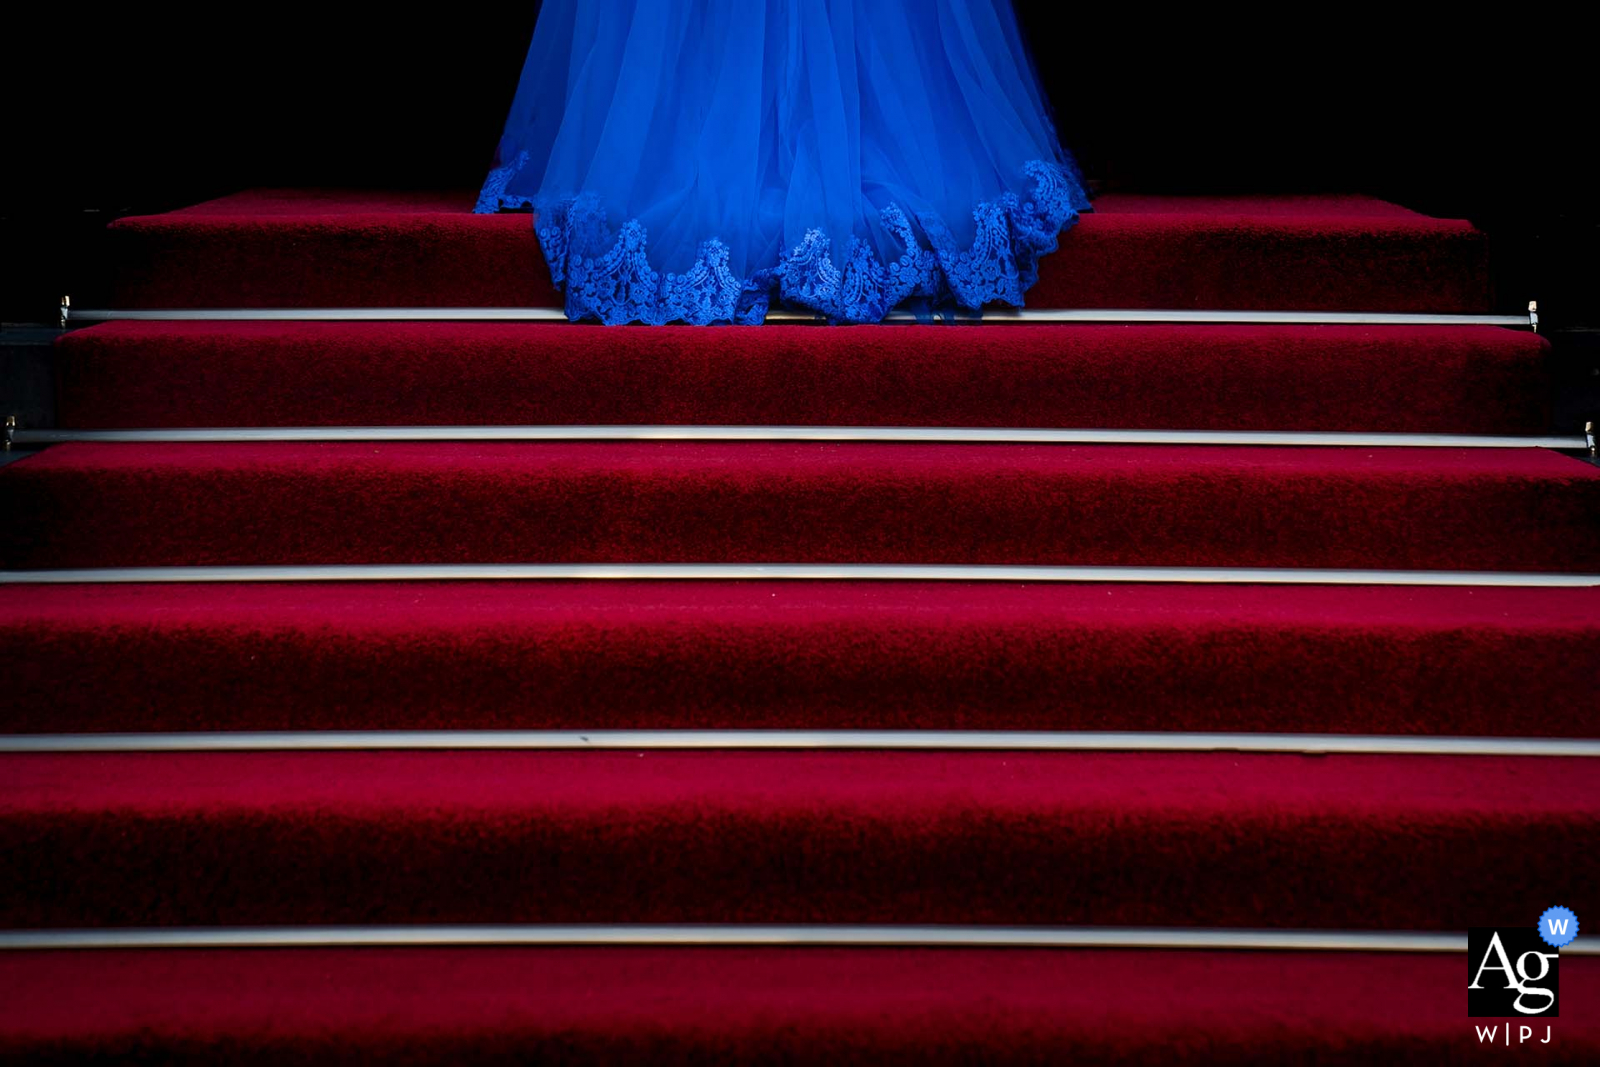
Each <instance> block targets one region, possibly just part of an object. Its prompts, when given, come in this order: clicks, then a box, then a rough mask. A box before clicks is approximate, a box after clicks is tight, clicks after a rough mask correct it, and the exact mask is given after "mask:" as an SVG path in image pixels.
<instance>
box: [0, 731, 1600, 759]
mask: <svg viewBox="0 0 1600 1067" xmlns="http://www.w3.org/2000/svg"><path fill="white" fill-rule="evenodd" d="M541 750H542V751H587V752H602V751H685V750H688V751H695V750H700V751H710V750H716V751H800V752H818V751H893V752H911V751H916V752H978V751H998V752H1226V753H1295V754H1300V755H1316V756H1328V755H1432V756H1507V757H1509V756H1548V757H1568V758H1573V757H1575V758H1600V739H1592V738H1566V737H1448V736H1447V737H1436V736H1422V735H1408V734H1312V733H1305V734H1297V733H1201V732H1189V731H1157V732H1150V731H1110V730H937V729H935V730H871V729H848V730H791V729H725V730H715V729H713V730H706V729H681V730H680V729H658V730H610V729H601V730H238V731H231V730H216V731H203V732H154V731H152V732H141V733H81V734H0V754H11V755H27V754H31V753H74V752H81V753H109V752H346V751H369V752H370V751H452V752H460V751H541Z"/></svg>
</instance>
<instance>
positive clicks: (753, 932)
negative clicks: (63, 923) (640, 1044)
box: [0, 924, 1600, 955]
mask: <svg viewBox="0 0 1600 1067" xmlns="http://www.w3.org/2000/svg"><path fill="white" fill-rule="evenodd" d="M607 945H632V946H650V945H654V946H675V947H697V946H700V947H709V946H747V947H752V946H763V947H803V946H833V947H873V948H1094V949H1201V950H1206V949H1209V950H1242V951H1286V952H1305V951H1311V952H1429V953H1460V952H1465V951H1466V947H1467V939H1466V935H1465V934H1464V933H1423V932H1410V931H1405V932H1398V931H1366V930H1242V929H1213V928H1193V927H1183V928H1171V929H1162V928H1157V927H1140V928H1124V927H1045V926H1040V927H1026V926H835V925H822V924H818V925H794V926H753V925H752V926H743V925H739V926H733V925H713V924H707V925H672V926H665V925H629V924H620V925H599V924H596V925H583V926H565V925H562V926H557V925H482V926H466V925H460V926H325V927H313V926H280V927H187V928H186V927H175V928H165V929H131V928H122V929H118V928H105V929H96V930H7V931H3V932H0V951H21V950H29V949H33V950H62V949H79V950H81V949H182V948H214V949H228V948H356V947H359V948H398V947H418V946H454V947H473V946H493V947H506V946H528V947H533V946H607ZM1562 953H1563V954H1564V955H1595V954H1600V942H1590V941H1582V940H1580V941H1575V942H1573V943H1572V944H1569V945H1567V946H1565V947H1564V948H1563V949H1562Z"/></svg>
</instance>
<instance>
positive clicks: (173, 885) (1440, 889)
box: [0, 751, 1600, 930]
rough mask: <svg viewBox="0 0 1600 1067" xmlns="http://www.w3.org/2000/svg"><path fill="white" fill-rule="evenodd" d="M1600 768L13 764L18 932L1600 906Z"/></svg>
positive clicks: (2, 827)
mask: <svg viewBox="0 0 1600 1067" xmlns="http://www.w3.org/2000/svg"><path fill="white" fill-rule="evenodd" d="M1597 834H1600V774H1597V773H1596V768H1595V763H1594V761H1593V760H1590V759H1584V758H1549V757H1539V756H1523V757H1486V756H1438V755H1433V756H1377V755H1372V756H1352V755H1342V756H1341V755H1333V756H1304V755H1298V754H1292V755H1291V754H1270V755H1269V754H1253V755H1242V754H1238V753H1226V752H1222V753H1137V752H1122V753H1019V752H956V753H933V752H893V751H878V752H707V751H687V752H683V751H679V752H662V751H654V752H625V751H615V752H529V751H514V752H493V751H489V752H292V753H264V752H254V753H216V752H211V753H167V754H158V753H129V754H119V755H82V754H79V755H4V756H0V853H3V854H5V855H11V856H26V857H28V862H27V863H26V864H13V865H11V866H10V867H9V868H8V870H7V872H6V873H5V874H0V926H4V927H10V928H33V927H87V926H102V925H108V926H118V925H128V926H169V925H171V926H254V925H261V924H305V925H342V924H378V925H384V924H406V923H418V922H421V923H428V922H434V923H486V922H487V923H495V922H533V923H573V922H579V923H588V922H597V923H616V922H647V923H649V922H659V923H680V922H733V923H767V922H778V923H788V922H816V923H949V924H958V925H959V924H963V923H977V924H993V925H1012V924H1036V923H1043V924H1062V925H1110V926H1145V925H1154V926H1193V925H1210V926H1233V927H1251V926H1273V927H1290V928H1309V929H1354V928H1361V929H1376V930H1406V929H1430V930H1431V929H1437V930H1459V929H1465V928H1467V927H1468V926H1471V925H1473V924H1475V923H1480V922H1483V921H1485V920H1484V919H1483V917H1484V916H1496V915H1515V914H1520V913H1522V912H1526V911H1530V910H1531V911H1533V912H1534V913H1536V912H1537V908H1535V907H1534V904H1532V903H1530V902H1533V901H1538V900H1559V901H1563V902H1565V903H1566V904H1567V905H1568V906H1569V907H1572V908H1573V909H1574V910H1575V911H1576V912H1577V913H1578V914H1579V915H1583V914H1593V913H1594V912H1595V911H1596V907H1595V906H1596V905H1600V894H1597V893H1596V887H1597V886H1600V853H1596V852H1595V850H1593V849H1583V848H1572V847H1571V845H1572V843H1573V842H1582V841H1593V840H1595V839H1596V835H1597Z"/></svg>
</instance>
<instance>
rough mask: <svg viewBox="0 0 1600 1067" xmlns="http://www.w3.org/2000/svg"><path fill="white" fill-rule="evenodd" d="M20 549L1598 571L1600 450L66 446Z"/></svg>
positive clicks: (18, 538)
mask: <svg viewBox="0 0 1600 1067" xmlns="http://www.w3.org/2000/svg"><path fill="white" fill-rule="evenodd" d="M0 505H3V507H4V509H5V511H6V512H7V513H8V514H10V515H12V516H13V519H12V521H11V523H10V528H9V530H8V537H7V539H6V541H5V545H4V549H3V559H4V562H5V565H6V566H8V567H23V568H26V567H87V566H115V565H128V566H134V565H156V564H226V563H259V564H271V563H457V562H461V563H465V562H482V563H490V562H709V561H725V562H773V563H804V562H818V563H849V562H861V563H995V564H1022V563H1028V564H1074V563H1076V564H1129V565H1152V566H1153V565H1172V566H1260V567H1378V568H1401V569H1405V568H1423V569H1427V568H1440V569H1452V570H1455V569H1464V570H1531V571H1574V572H1588V571H1600V468H1596V467H1594V466H1591V465H1590V464H1587V463H1583V462H1580V461H1578V460H1575V459H1571V458H1568V457H1566V456H1562V455H1560V454H1557V453H1553V452H1546V451H1542V450H1534V449H1507V450H1501V451H1490V450H1482V449H1478V450H1473V449H1456V450H1449V449H1437V448H1435V449H1425V448H1424V449H1396V448H1389V449H1339V448H1232V447H1198V448H1189V449H1175V448H1161V447H1153V446H1062V445H1044V446H993V445H938V444H909V445H906V444H894V445H881V444H846V445H833V444H790V443H780V444H763V443H754V442H740V443H713V444H706V443H688V442H665V443H663V442H643V443H633V442H622V443H616V442H604V443H600V442H579V443H526V442H523V443H492V442H491V443H460V442H456V443H401V444H395V443H390V444H373V443H334V444H316V443H312V444H304V443H283V442H272V443H253V444H223V445H205V444H164V445H116V444H87V443H78V444H66V445H61V446H57V447H55V448H51V449H48V450H46V451H45V452H43V453H41V454H39V455H36V456H32V457H29V458H27V459H24V460H21V461H19V462H16V463H12V464H10V465H8V466H7V467H5V468H4V469H0Z"/></svg>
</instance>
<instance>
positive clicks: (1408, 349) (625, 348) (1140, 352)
mask: <svg viewBox="0 0 1600 1067" xmlns="http://www.w3.org/2000/svg"><path fill="white" fill-rule="evenodd" d="M1548 361H1549V342H1548V341H1546V340H1545V339H1544V338H1542V337H1540V336H1539V335H1538V334H1534V333H1529V332H1527V331H1519V330H1509V329H1503V328H1499V327H1492V326H1424V327H1415V326H1412V327H1407V326H1226V325H1029V326H1021V325H1018V326H1005V327H1003V328H996V329H983V328H957V329H922V328H918V327H915V326H879V327H873V328H870V329H847V328H840V329H830V330H819V329H816V328H814V327H810V326H763V327H728V328H726V329H723V330H703V329H696V328H694V327H661V328H655V329H648V330H646V329H619V328H607V327H601V326H572V325H569V324H527V323H522V324H516V323H439V322H414V323H397V322H387V323H324V322H318V323H279V322H232V323H205V322H110V323H103V324H101V325H99V326H91V327H88V328H86V329H81V330H75V331H73V332H71V333H68V334H65V335H63V336H62V338H61V339H60V341H59V342H58V345H57V351H56V368H57V402H58V406H59V412H58V415H59V420H60V424H61V425H63V426H72V427H79V428H121V427H131V426H147V427H166V426H306V425H317V426H321V425H327V426H338V425H347V426H388V425H400V426H404V425H428V424H433V425H440V424H442V425H473V424H491V425H492V424H501V425H518V424H526V425H539V424H545V423H549V424H586V423H587V424H597V425H604V424H629V423H637V424H653V423H683V424H692V425H693V424H698V425H721V424H752V425H798V426H807V425H816V426H837V425H845V426H850V425H855V426H1042V427H1107V428H1112V429H1193V430H1367V431H1389V432H1432V433H1487V434H1501V433H1542V432H1545V431H1547V430H1548V428H1549V424H1550V410H1549V393H1550V384H1551V382H1550V370H1549V365H1548Z"/></svg>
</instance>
